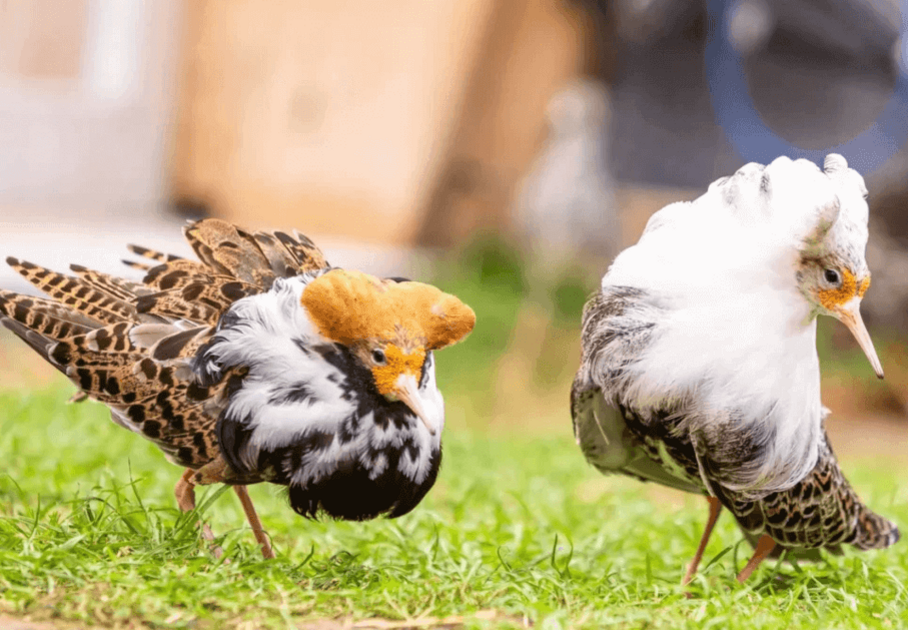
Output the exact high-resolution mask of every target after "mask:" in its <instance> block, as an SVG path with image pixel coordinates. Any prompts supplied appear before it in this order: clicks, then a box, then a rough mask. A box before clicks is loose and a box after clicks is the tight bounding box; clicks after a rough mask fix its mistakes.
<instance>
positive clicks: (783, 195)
mask: <svg viewBox="0 0 908 630" xmlns="http://www.w3.org/2000/svg"><path fill="white" fill-rule="evenodd" d="M866 198H867V188H866V186H865V184H864V180H863V178H862V177H861V175H860V174H859V173H858V172H857V171H855V170H854V169H852V168H849V166H848V162H847V161H846V159H845V158H844V157H842V156H841V155H837V154H830V155H828V156H827V157H826V159H825V161H824V164H823V168H822V169H821V168H820V167H819V166H817V165H816V164H814V163H813V162H810V161H808V160H804V159H799V160H794V161H793V160H791V159H789V158H788V157H785V156H783V157H779V158H777V159H775V160H774V161H772V162H771V163H770V164H768V165H765V166H764V165H761V164H757V163H750V164H746V165H745V166H743V167H741V168H740V169H739V170H738V171H737V172H736V173H735V174H734V175H732V176H730V177H723V178H721V179H718V180H717V181H715V182H713V183H712V184H711V185H710V186H709V187H708V189H707V191H706V192H705V193H704V194H703V195H701V196H700V197H699V198H697V199H695V200H694V201H692V202H678V203H673V204H670V205H668V206H666V207H665V208H663V209H661V210H660V211H658V212H656V213H655V214H653V216H652V217H650V219H649V221H648V223H647V226H646V228H645V230H644V232H643V234H642V236H641V237H640V239H639V241H638V242H637V243H636V244H634V245H632V246H631V247H629V248H627V249H625V250H624V251H623V252H621V253H620V254H619V255H618V256H617V257H616V258H615V259H614V260H613V261H612V264H611V265H610V267H609V268H608V270H607V272H606V273H605V275H604V276H603V278H602V283H601V286H600V288H599V290H598V291H597V292H596V293H595V294H594V295H593V296H592V297H591V298H590V299H589V301H588V302H587V304H586V305H585V307H584V312H583V320H582V330H581V361H580V367H579V369H578V370H577V373H576V376H575V378H574V381H573V384H572V387H571V395H570V397H571V416H572V421H573V428H574V435H575V438H576V440H577V443H578V445H579V446H580V449H581V451H582V453H583V455H584V456H585V458H586V460H587V462H588V463H590V464H591V465H592V466H593V467H594V468H596V469H597V470H599V471H600V472H602V473H604V474H623V475H627V476H630V477H633V478H636V479H638V480H641V481H649V482H655V483H657V484H661V485H664V486H668V487H670V488H674V489H677V490H681V491H685V492H690V493H695V494H699V495H703V496H705V497H706V499H707V502H708V505H709V517H708V520H707V523H706V527H705V528H704V532H703V535H702V537H701V540H700V544H699V546H698V548H697V551H696V553H695V555H694V557H693V559H692V560H691V562H690V563H689V564H688V566H687V571H686V572H685V574H684V577H683V580H682V582H683V583H684V584H687V583H689V582H690V581H691V580H692V579H693V577H694V575H695V574H696V571H697V568H698V566H699V563H700V560H701V559H702V556H703V553H704V550H705V548H706V544H707V542H708V540H709V537H710V534H711V533H712V529H713V526H714V525H715V523H716V520H717V519H718V517H719V515H720V514H721V512H722V510H723V509H727V510H728V511H729V512H731V513H732V515H733V516H734V517H735V519H736V521H737V523H738V525H739V526H740V528H741V529H742V530H743V532H744V534H745V537H746V538H747V539H748V541H749V542H750V543H751V544H752V545H753V547H754V553H753V555H752V556H751V558H750V560H749V561H748V562H747V564H746V565H745V567H744V568H743V569H742V570H741V571H740V573H738V575H737V580H738V581H739V582H744V581H745V580H746V579H747V578H748V577H749V576H750V575H751V574H752V573H753V572H754V570H755V569H756V568H757V567H758V566H759V564H760V563H761V562H762V561H763V560H764V559H765V558H766V557H768V556H773V557H778V556H780V555H781V554H782V553H783V552H787V553H790V554H795V556H796V557H797V556H798V554H800V555H801V557H804V558H806V559H817V558H818V557H819V550H820V549H825V550H827V551H829V552H832V553H839V552H840V550H841V546H842V545H845V544H850V545H853V546H854V547H857V548H858V549H861V550H865V549H882V548H885V547H888V546H890V545H892V544H894V543H895V542H896V541H897V540H898V539H899V531H898V528H897V527H896V525H895V524H893V523H892V522H890V521H889V520H887V519H885V518H883V517H882V516H879V515H877V514H875V513H874V512H872V511H871V510H870V509H869V508H868V507H867V506H866V505H865V504H864V503H863V502H862V501H861V500H860V498H859V497H858V496H857V494H856V493H855V491H854V490H853V489H852V488H851V486H850V485H849V483H848V481H847V480H846V479H845V476H844V474H843V473H842V470H841V468H840V467H839V464H838V462H837V460H836V457H835V454H834V452H833V450H832V446H831V445H830V442H829V438H828V436H827V434H826V429H825V426H826V419H827V417H828V416H829V413H830V412H829V410H828V409H827V408H825V407H824V406H823V405H822V403H821V396H820V365H819V358H818V356H817V351H816V322H817V318H818V316H820V315H825V316H830V317H834V318H836V319H838V320H839V321H840V322H842V323H843V324H844V325H845V326H846V327H847V328H848V330H850V331H851V333H852V334H853V336H854V337H855V339H856V340H857V343H858V345H859V346H860V347H861V349H862V350H863V351H864V353H865V354H866V356H867V358H868V360H869V362H870V365H871V367H872V368H873V370H874V372H875V373H876V375H877V376H878V377H879V378H883V369H882V366H881V365H880V360H879V358H878V356H877V353H876V351H875V349H874V347H873V343H872V341H871V338H870V335H869V333H868V331H867V328H866V327H865V325H864V322H863V319H862V318H861V314H860V304H861V300H862V298H863V296H864V294H865V292H866V291H867V289H868V288H869V286H870V271H869V268H868V266H867V262H866V260H865V248H866V245H867V239H868V227H867V226H868V219H869V208H868V205H867V201H866Z"/></svg>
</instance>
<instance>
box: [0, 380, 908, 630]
mask: <svg viewBox="0 0 908 630" xmlns="http://www.w3.org/2000/svg"><path fill="white" fill-rule="evenodd" d="M68 394H69V388H67V387H59V388H51V389H50V390H48V391H46V392H39V393H34V394H30V395H29V394H14V393H5V394H0V409H2V410H3V411H2V420H0V423H2V424H0V427H2V431H0V461H3V463H4V465H3V472H2V474H0V612H5V613H6V614H7V615H12V616H26V615H27V616H31V617H32V618H36V619H41V618H55V619H66V620H74V621H76V622H77V623H78V624H79V625H80V626H81V625H82V624H84V625H98V626H118V625H119V626H128V627H146V626H147V627H154V628H219V627H230V628H232V627H243V628H272V627H273V628H285V627H294V625H295V624H303V623H305V622H307V621H309V620H313V619H326V618H330V619H344V620H350V619H352V620H366V619H370V618H376V617H380V618H386V619H411V618H414V617H420V616H431V617H444V616H448V615H463V616H466V617H468V618H469V617H470V616H471V615H473V614H475V613H476V612H477V611H489V610H494V611H497V612H498V613H499V614H500V615H501V616H500V617H498V618H497V619H496V620H495V621H491V622H490V621H481V620H478V621H475V622H473V621H468V622H467V625H468V627H473V626H475V627H520V624H521V623H522V620H523V619H529V620H531V621H532V622H533V623H534V624H535V625H536V627H540V628H547V629H548V628H561V627H577V628H584V627H588V628H599V627H616V628H652V627H657V628H693V627H697V628H699V627H718V628H817V627H822V628H832V627H835V628H862V627H899V626H901V625H902V624H903V623H904V622H905V615H906V609H908V592H906V587H905V582H906V579H908V548H906V546H905V545H904V544H899V545H896V546H895V547H894V548H892V549H889V550H887V551H883V552H870V553H857V552H855V553H851V552H849V553H847V554H846V555H845V556H844V557H839V558H837V557H830V558H829V559H828V561H826V562H823V563H820V564H817V565H802V566H800V567H792V566H789V565H784V564H783V565H778V564H775V563H768V564H767V565H766V566H764V567H763V568H761V569H760V570H759V572H758V573H757V574H756V575H755V576H754V579H753V581H751V582H750V583H748V584H747V585H745V586H740V585H738V584H736V583H735V582H734V575H735V572H736V570H737V569H739V568H740V567H741V566H742V565H743V563H744V561H745V559H746V556H747V555H748V553H749V549H747V548H746V547H745V546H744V545H740V546H738V545H737V543H738V542H739V541H740V539H741V537H740V535H739V534H738V532H737V531H736V530H735V528H734V526H733V524H732V522H731V519H730V518H729V517H728V516H727V515H726V516H725V517H724V518H723V519H722V520H721V521H720V525H719V527H718V528H717V530H716V532H715V534H714V536H713V540H712V542H711V544H710V546H709V548H708V550H707V556H706V560H707V561H706V564H707V565H708V566H707V568H706V569H705V570H704V571H703V574H702V577H701V578H700V579H698V581H696V582H695V583H694V585H693V587H692V589H691V592H692V593H693V597H690V598H689V597H687V596H686V595H685V589H683V588H681V587H680V586H679V584H678V582H679V579H680V577H681V574H682V569H683V566H684V564H685V562H686V561H687V560H688V559H689V557H690V556H691V554H692V553H693V551H694V549H695V547H696V543H697V539H698V536H699V533H700V531H701V527H702V524H703V521H704V518H705V516H706V510H705V505H704V504H702V502H701V500H698V499H697V498H695V497H685V496H684V495H682V494H680V493H675V492H671V491H660V490H658V489H656V488H654V487H652V486H645V485H643V484H638V483H636V482H634V481H631V480H626V479H620V478H605V477H602V476H600V475H598V474H597V473H595V472H594V471H593V470H591V469H590V468H589V467H588V466H586V464H585V463H584V462H583V458H582V457H581V456H580V453H579V451H578V450H577V448H576V446H575V445H574V444H573V443H572V440H571V438H570V435H569V431H570V429H569V422H568V421H567V419H566V418H565V419H564V423H563V425H561V427H560V430H557V431H555V432H554V433H553V434H552V435H549V436H540V437H527V436H521V435H519V434H517V433H516V432H515V433H514V434H513V435H500V436H495V437H490V436H489V435H488V434H485V433H482V432H477V431H470V430H468V429H466V428H464V427H459V428H458V427H456V426H455V427H453V428H450V429H449V430H448V431H447V433H446V435H445V447H446V448H445V462H444V464H443V467H442V473H441V476H440V478H439V481H438V484H437V485H436V487H435V489H434V490H433V491H432V492H431V493H430V494H429V496H428V497H427V499H426V500H425V501H424V502H423V503H422V504H421V505H420V506H419V507H418V508H417V509H416V510H415V511H414V512H413V513H411V514H410V515H408V516H405V517H403V518H401V519H397V520H393V521H390V520H378V521H373V522H369V523H342V522H310V521H306V520H304V519H302V518H300V517H298V516H296V515H294V514H293V512H292V511H291V510H290V509H289V508H288V507H287V505H286V501H285V498H284V497H283V496H282V495H281V493H280V491H279V490H277V489H275V488H271V487H266V486H259V487H254V488H252V494H253V498H254V499H255V500H256V504H257V506H258V508H259V511H260V514H261V516H262V518H263V520H264V522H265V525H266V528H267V529H268V531H269V532H270V533H271V535H272V536H273V540H274V543H275V547H276V551H277V554H278V559H277V560H275V561H271V562H265V561H263V560H261V558H260V556H259V553H258V550H257V549H256V547H255V544H254V540H253V537H252V534H251V532H249V531H248V529H246V528H245V527H244V525H245V523H244V520H243V517H242V512H241V510H240V508H239V505H238V502H237V501H236V499H235V498H234V497H233V496H232V493H229V492H227V493H222V494H218V492H217V491H216V490H213V489H205V490H203V491H202V492H201V493H200V496H201V501H202V503H207V505H206V506H205V507H204V508H203V513H204V518H205V519H206V520H207V521H208V522H209V523H210V524H211V526H212V528H213V529H214V531H215V533H216V534H219V535H220V536H221V537H222V538H221V544H222V545H223V546H224V548H225V550H226V556H227V557H229V558H230V559H231V562H230V563H229V564H225V563H223V562H219V561H217V560H215V559H214V558H213V557H212V556H211V555H210V554H209V553H208V552H207V551H206V549H205V547H204V545H203V544H202V542H201V541H200V540H199V537H198V534H197V530H196V528H195V526H194V522H195V519H194V518H192V516H191V515H190V516H186V515H181V514H179V513H178V511H177V510H176V508H175V504H174V500H173V496H172V487H173V484H174V482H175V480H176V478H177V476H178V474H179V470H178V469H177V468H175V467H173V466H171V465H170V464H167V463H166V462H165V461H164V460H163V458H162V456H161V455H160V454H159V453H158V452H157V451H156V449H155V448H154V447H153V446H152V445H150V444H149V443H147V442H145V441H143V440H142V439H141V438H139V437H138V436H134V435H132V434H129V433H128V432H126V431H124V430H122V429H120V428H119V427H116V426H115V425H113V424H112V423H111V422H110V421H109V420H108V418H107V414H106V411H105V410H104V408H103V407H101V406H100V405H96V404H91V403H89V404H81V405H63V404H62V402H63V400H65V399H66V397H67V395H68ZM848 472H849V474H850V476H851V478H852V479H853V481H854V482H855V483H856V484H857V486H858V487H859V488H860V489H861V490H862V492H863V495H864V497H865V498H866V499H867V500H869V501H870V503H871V504H872V505H873V506H874V507H875V508H876V509H877V510H879V511H881V512H883V513H885V514H887V515H889V516H890V517H892V518H894V519H896V520H897V521H899V522H901V523H903V524H904V523H908V507H906V498H908V497H906V494H908V485H906V484H905V477H904V473H903V472H902V470H901V469H900V470H898V471H897V472H898V474H899V475H900V476H897V475H896V474H894V471H893V470H892V469H891V465H889V466H887V465H886V464H885V463H883V462H877V463H874V462H872V461H864V462H859V463H857V465H852V464H851V463H849V466H848ZM712 559H715V561H714V562H711V560H712ZM244 624H245V625H244Z"/></svg>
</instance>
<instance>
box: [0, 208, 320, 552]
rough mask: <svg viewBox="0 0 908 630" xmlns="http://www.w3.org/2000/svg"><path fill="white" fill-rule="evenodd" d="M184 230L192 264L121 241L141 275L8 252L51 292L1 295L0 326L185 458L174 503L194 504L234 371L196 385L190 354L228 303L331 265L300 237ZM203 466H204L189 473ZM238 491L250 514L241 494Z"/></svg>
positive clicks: (217, 469)
mask: <svg viewBox="0 0 908 630" xmlns="http://www.w3.org/2000/svg"><path fill="white" fill-rule="evenodd" d="M184 234H185V235H186V238H187V240H188V241H189V243H190V245H191V246H192V248H193V250H194V251H195V252H196V253H197V254H198V256H199V258H200V260H201V262H196V261H190V260H186V259H182V258H180V257H177V256H173V255H170V254H163V253H160V252H156V251H153V250H150V249H148V248H144V247H140V246H135V245H133V246H130V249H131V251H132V252H133V253H135V254H138V255H140V256H142V257H143V258H146V259H149V260H151V261H154V262H155V263H157V264H156V265H153V266H148V265H143V264H139V263H129V262H127V264H128V265H129V266H131V267H133V268H139V269H144V270H146V271H147V273H146V274H145V277H144V278H143V281H142V282H141V283H139V282H132V281H129V280H125V279H122V278H116V277H114V276H110V275H108V274H104V273H101V272H97V271H93V270H90V269H86V268H85V267H81V266H78V265H73V266H72V271H73V272H74V273H75V274H76V275H75V276H67V275H64V274H60V273H57V272H54V271H51V270H49V269H45V268H43V267H40V266H38V265H34V264H32V263H29V262H24V261H19V260H18V259H16V258H12V257H11V258H8V259H7V262H8V263H9V264H10V266H11V267H13V268H14V269H15V270H16V271H17V272H18V273H19V274H21V275H22V277H24V278H25V279H26V280H28V281H29V282H30V283H31V284H33V285H34V286H35V287H36V288H38V289H40V290H41V291H43V292H45V293H46V294H48V295H49V296H50V298H52V299H46V298H38V297H32V296H26V295H20V294H16V293H13V292H10V291H0V323H3V324H4V325H5V326H6V327H7V328H9V329H10V330H11V331H12V332H13V333H15V334H16V335H17V336H19V337H20V338H22V339H23V340H24V341H25V342H26V343H28V344H29V345H30V346H31V347H32V348H34V349H35V350H36V351H37V352H38V353H39V354H41V356H43V357H44V358H45V359H46V360H47V361H48V362H50V363H51V364H52V365H53V366H54V367H56V368H57V369H58V370H60V371H61V372H63V373H64V374H66V376H67V377H69V379H70V380H71V381H72V382H73V383H75V384H76V386H77V387H79V389H80V394H84V396H87V397H90V398H92V399H94V400H97V401H100V402H102V403H104V404H106V405H107V406H108V407H110V409H111V414H112V417H113V419H114V421H115V422H117V423H118V424H120V425H121V426H124V427H126V428H129V429H131V430H133V431H136V432H138V433H141V434H142V435H144V436H145V437H147V438H148V439H150V440H152V441H154V442H155V443H156V444H157V445H158V446H159V447H160V448H161V449H162V451H164V453H165V454H166V456H167V457H168V459H170V460H171V461H173V462H174V463H177V464H179V465H181V466H185V467H186V468H187V469H188V471H187V473H186V474H185V475H184V476H183V478H182V479H181V480H180V483H178V485H177V496H178V500H179V502H180V507H181V508H183V509H192V507H193V506H194V496H193V493H192V486H193V485H194V483H196V482H198V481H204V482H206V483H211V482H215V481H225V479H224V478H223V474H224V470H225V469H224V467H223V462H222V461H221V460H220V459H219V455H218V447H217V439H216V437H215V425H216V422H217V419H218V416H219V414H220V411H221V409H222V408H223V405H224V404H225V400H226V396H225V390H226V387H227V385H226V384H227V383H228V382H229V377H230V376H231V373H230V372H227V373H225V375H224V378H223V379H222V380H221V381H220V382H217V383H214V384H209V385H207V386H205V387H202V386H200V385H198V384H197V383H196V382H195V380H194V379H192V378H191V371H190V369H189V367H188V361H189V359H191V358H192V357H194V356H195V354H196V353H197V351H198V349H199V348H200V347H201V346H202V345H203V344H204V343H205V342H206V341H208V340H209V338H210V336H211V334H212V333H213V331H214V326H216V325H217V323H218V320H219V318H220V316H221V315H222V314H223V313H224V312H225V311H226V310H227V309H228V308H229V307H230V305H231V304H233V303H234V302H235V301H236V300H239V299H241V298H243V297H246V296H248V295H253V294H255V293H260V292H263V291H267V290H268V289H269V288H270V287H271V285H272V283H273V282H274V281H275V279H276V278H278V277H291V276H294V275H297V274H300V273H303V272H306V271H317V270H319V269H322V268H325V267H327V266H328V264H327V262H326V261H325V258H324V256H323V255H322V253H321V252H320V251H319V250H318V248H316V247H315V245H314V244H313V243H312V242H311V241H310V240H309V239H307V238H305V237H302V236H298V237H297V238H296V239H294V238H292V237H290V236H288V235H286V234H284V233H282V232H273V233H267V232H247V231H245V230H242V229H240V228H237V227H236V226H234V225H232V224H230V223H227V222H225V221H220V220H217V219H206V220H202V221H199V222H197V223H194V224H192V225H190V226H188V227H187V228H185V229H184ZM80 398H81V397H80V395H79V394H77V396H76V397H74V399H80ZM203 468H204V471H202V473H203V474H199V473H197V472H195V471H200V470H201V469H203ZM238 481H242V480H233V482H234V483H236V482H238ZM237 488H239V489H238V490H237V493H238V495H239V496H240V499H241V500H242V501H243V502H244V507H246V508H247V514H249V513H250V512H249V511H250V510H252V506H251V502H249V499H248V495H247V494H246V493H245V489H242V486H237ZM253 516H254V510H252V512H251V515H250V522H251V523H252V526H253V529H254V530H255V531H256V536H257V538H258V540H259V542H260V544H261V545H262V548H263V553H265V555H266V556H269V555H271V554H272V552H271V550H270V544H269V543H268V540H267V538H266V537H265V536H264V533H263V532H262V531H261V525H260V523H258V521H257V518H255V519H253ZM206 534H210V532H209V531H208V530H206Z"/></svg>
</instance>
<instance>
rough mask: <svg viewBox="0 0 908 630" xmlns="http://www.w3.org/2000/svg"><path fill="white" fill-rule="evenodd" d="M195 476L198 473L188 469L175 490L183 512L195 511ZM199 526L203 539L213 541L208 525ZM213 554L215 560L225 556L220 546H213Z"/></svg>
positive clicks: (200, 523)
mask: <svg viewBox="0 0 908 630" xmlns="http://www.w3.org/2000/svg"><path fill="white" fill-rule="evenodd" d="M195 474H196V471H194V470H193V469H192V468H187V469H186V472H184V473H183V476H182V477H180V480H179V481H177V485H176V486H175V487H174V489H173V493H174V495H176V497H177V505H178V506H179V507H180V510H181V511H183V512H192V511H193V510H194V509H195V483H194V482H193V480H192V477H193V476H194V475H195ZM199 526H200V527H201V528H202V538H203V539H204V540H207V541H209V542H210V541H213V540H214V534H213V533H212V531H211V528H210V527H209V526H208V523H202V522H199ZM211 553H213V554H214V557H215V558H220V557H221V556H222V555H223V554H224V550H223V549H221V548H220V547H219V546H218V545H212V547H211Z"/></svg>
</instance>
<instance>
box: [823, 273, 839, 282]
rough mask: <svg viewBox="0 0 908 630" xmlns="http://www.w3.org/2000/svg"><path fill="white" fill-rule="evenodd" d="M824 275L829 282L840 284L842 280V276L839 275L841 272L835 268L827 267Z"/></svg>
mask: <svg viewBox="0 0 908 630" xmlns="http://www.w3.org/2000/svg"><path fill="white" fill-rule="evenodd" d="M823 277H824V278H825V279H826V282H828V283H829V284H838V283H839V282H841V281H842V277H841V276H839V272H838V271H836V270H835V269H827V270H826V271H824V272H823Z"/></svg>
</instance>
